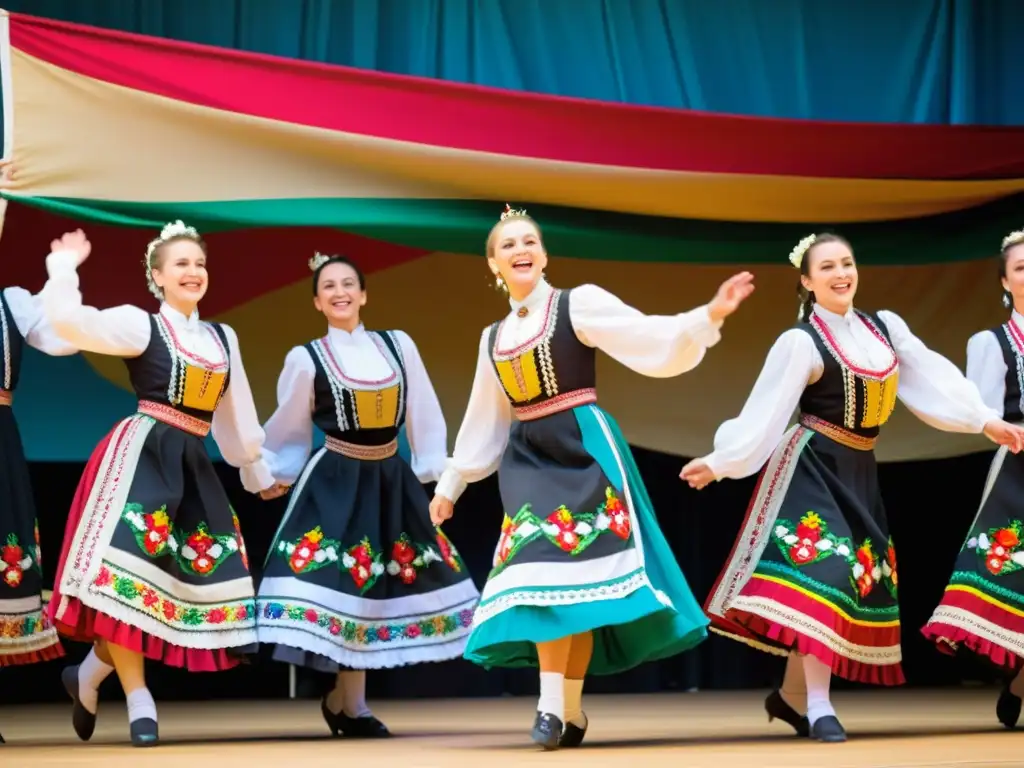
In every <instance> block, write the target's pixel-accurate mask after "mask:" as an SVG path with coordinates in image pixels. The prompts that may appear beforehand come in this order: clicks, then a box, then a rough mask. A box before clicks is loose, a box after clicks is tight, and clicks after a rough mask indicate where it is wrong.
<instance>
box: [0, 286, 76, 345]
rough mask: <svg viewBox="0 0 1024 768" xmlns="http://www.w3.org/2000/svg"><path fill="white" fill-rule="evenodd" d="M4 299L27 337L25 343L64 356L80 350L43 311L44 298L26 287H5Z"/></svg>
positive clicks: (16, 323)
mask: <svg viewBox="0 0 1024 768" xmlns="http://www.w3.org/2000/svg"><path fill="white" fill-rule="evenodd" d="M4 299H5V300H6V301H7V307H8V309H10V311H11V316H12V317H13V319H14V324H15V325H16V326H18V330H19V331H20V332H21V335H22V336H23V337H24V338H25V343H26V344H28V345H29V346H30V347H32V348H33V349H38V350H39V351H40V352H43V353H45V354H47V355H53V356H55V357H63V356H65V355H73V354H75V353H76V352H78V348H77V347H76V346H75V345H74V344H70V343H68V342H67V341H66V340H65V339H63V338H62V337H61V336H60V334H58V333H57V332H56V331H55V330H54V329H53V326H52V325H50V322H49V321H48V320H47V319H46V313H45V312H44V311H43V299H42V297H41V296H40V295H39V294H36V295H35V296H33V295H32V294H31V293H29V292H28V291H26V290H25V289H24V288H16V287H11V288H5V289H4Z"/></svg>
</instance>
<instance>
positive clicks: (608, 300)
mask: <svg viewBox="0 0 1024 768" xmlns="http://www.w3.org/2000/svg"><path fill="white" fill-rule="evenodd" d="M569 316H570V318H571V320H572V324H573V328H574V329H575V330H576V336H577V338H579V340H580V341H581V342H583V343H584V344H586V345H588V346H591V347H596V348H597V349H600V350H601V351H602V352H604V353H605V354H607V355H608V356H609V357H612V358H614V359H615V360H617V361H618V362H620V363H622V364H623V365H625V366H626V367H627V368H630V369H632V370H634V371H636V372H637V373H640V374H643V375H644V376H650V377H652V378H668V377H671V376H678V375H679V374H681V373H686V372H687V371H689V370H692V369H693V368H696V367H697V365H698V364H699V363H700V361H701V360H703V359H704V353H705V352H706V351H707V349H708V348H709V347H712V346H714V345H715V344H717V343H718V340H719V339H720V338H721V336H720V334H719V329H720V328H721V327H722V323H721V322H712V321H711V317H710V315H709V314H708V308H707V306H706V305H705V306H702V307H697V309H693V310H690V311H689V312H683V313H682V314H679V315H645V314H643V313H642V312H640V311H639V310H637V309H634V308H633V307H631V306H629V305H628V304H626V303H625V302H623V301H622V300H620V299H619V298H617V297H616V296H614V295H612V294H611V293H609V292H608V291H606V290H605V289H604V288H600V287H598V286H596V285H581V286H579V287H578V288H574V289H573V290H572V292H571V293H570V294H569Z"/></svg>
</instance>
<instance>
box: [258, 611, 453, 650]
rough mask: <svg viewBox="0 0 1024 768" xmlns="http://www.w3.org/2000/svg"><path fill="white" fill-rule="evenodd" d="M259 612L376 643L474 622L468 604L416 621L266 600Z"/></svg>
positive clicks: (446, 631)
mask: <svg viewBox="0 0 1024 768" xmlns="http://www.w3.org/2000/svg"><path fill="white" fill-rule="evenodd" d="M260 616H261V618H262V619H266V620H286V621H301V622H305V623H308V624H314V625H316V626H317V627H320V628H322V629H326V630H327V631H328V632H329V633H330V634H332V635H334V636H336V637H339V638H341V639H342V640H344V641H346V642H349V643H352V642H355V643H358V644H359V645H376V644H380V643H390V642H395V641H397V640H403V639H404V640H415V639H416V638H418V637H434V636H438V637H442V636H444V635H450V634H452V633H453V632H457V631H459V630H462V629H467V628H468V627H469V626H470V625H471V624H472V623H473V611H472V610H471V609H469V608H464V609H461V610H456V611H450V612H446V613H439V614H436V615H434V616H428V617H425V618H422V619H416V620H415V621H408V622H403V621H393V622H381V623H369V624H368V623H365V622H361V621H352V620H351V619H343V618H340V617H339V616H337V615H334V614H331V613H328V612H326V611H324V610H322V609H318V608H313V607H311V606H308V605H296V604H293V603H280V602H276V601H273V602H267V603H262V604H261V606H260Z"/></svg>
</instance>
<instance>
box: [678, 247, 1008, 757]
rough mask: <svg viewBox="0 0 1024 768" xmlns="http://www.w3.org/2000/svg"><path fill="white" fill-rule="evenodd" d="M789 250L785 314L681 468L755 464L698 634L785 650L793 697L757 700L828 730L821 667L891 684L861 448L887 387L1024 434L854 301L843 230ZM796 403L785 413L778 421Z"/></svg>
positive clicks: (890, 645) (801, 728)
mask: <svg viewBox="0 0 1024 768" xmlns="http://www.w3.org/2000/svg"><path fill="white" fill-rule="evenodd" d="M790 262H791V263H792V264H793V265H794V266H795V267H796V268H797V269H798V270H799V271H800V286H799V287H800V292H801V297H802V305H801V309H800V320H799V322H798V323H797V326H796V327H795V328H792V329H790V330H788V331H786V332H785V333H783V334H782V335H781V336H780V337H779V338H778V340H777V341H776V342H775V344H774V346H772V348H771V350H770V351H769V353H768V358H767V360H766V361H765V364H764V368H763V369H762V371H761V375H760V376H759V377H758V379H757V383H756V384H755V385H754V389H753V390H752V391H751V393H750V397H749V398H748V400H747V402H746V405H744V407H743V410H742V412H741V413H740V415H739V416H738V417H737V418H735V419H733V420H731V421H727V422H725V423H724V424H723V425H722V426H721V427H720V428H719V429H718V432H717V433H716V435H715V450H714V452H713V453H711V454H710V455H709V456H706V457H704V458H700V459H694V460H693V461H691V462H690V463H689V464H687V465H686V466H685V467H684V468H683V470H682V473H681V477H682V478H683V479H684V480H686V481H687V482H688V483H689V484H690V486H692V487H694V488H698V489H699V488H703V487H705V486H706V485H707V484H708V483H710V482H712V481H713V480H718V479H722V478H727V477H728V478H740V477H746V476H748V475H751V474H753V473H755V472H757V470H758V469H760V468H761V467H762V466H763V467H764V469H763V471H762V472H761V477H760V479H759V481H758V485H757V490H756V491H755V493H754V497H753V499H752V500H751V503H750V508H749V509H748V511H747V516H746V519H745V520H744V522H743V526H742V528H741V532H740V534H739V536H738V537H737V539H736V544H735V546H734V548H733V551H732V554H731V555H730V557H729V561H728V563H727V565H726V567H725V569H724V570H723V572H722V574H721V575H720V576H719V579H718V582H717V583H716V585H715V588H714V589H713V591H712V594H711V595H710V597H709V598H708V603H707V605H706V610H707V611H708V614H709V615H710V616H711V620H712V631H716V632H720V633H722V634H725V635H728V636H731V637H733V638H735V639H738V640H740V641H742V642H745V643H747V644H749V645H752V646H754V647H756V648H759V649H761V650H766V651H769V652H773V653H778V654H780V655H787V654H788V655H789V659H788V661H787V680H791V679H793V678H798V677H799V673H800V671H802V672H803V673H804V678H805V682H806V702H802V701H798V700H796V697H794V696H787V694H789V693H790V690H791V689H790V688H789V686H785V685H784V687H783V690H782V691H781V692H779V691H775V692H774V693H772V694H771V695H770V696H769V697H768V699H767V700H766V701H765V708H766V709H767V711H768V715H769V718H775V717H778V718H780V719H782V720H784V721H786V722H787V723H789V724H790V725H792V726H793V727H794V729H796V731H797V732H798V733H800V734H801V735H806V734H808V733H809V734H810V736H811V737H812V738H815V739H818V740H820V741H827V742H838V741H845V739H846V732H845V730H844V729H843V727H842V725H841V724H840V722H839V720H838V718H837V717H836V716H835V711H834V710H833V708H832V704H831V703H830V700H829V683H830V680H831V676H832V675H833V674H835V675H838V676H840V677H843V678H846V679H848V680H856V681H860V682H867V683H877V684H882V685H896V684H899V683H902V682H903V672H902V669H901V666H900V660H901V656H900V623H899V605H898V602H897V585H898V575H897V569H896V553H895V550H894V549H893V545H892V541H891V540H890V538H889V527H888V524H887V522H886V514H885V509H884V507H883V504H882V496H881V493H880V492H879V488H878V477H877V469H876V464H875V454H874V447H875V441H876V439H877V437H878V433H879V429H880V427H882V425H884V424H885V423H886V421H887V420H888V419H889V416H890V415H891V413H892V411H893V408H894V407H895V404H896V399H897V397H899V399H900V400H902V401H903V402H904V404H905V405H906V406H907V407H908V408H910V410H911V411H912V412H913V413H914V414H915V415H916V416H917V417H918V418H920V419H921V420H922V421H924V422H925V423H927V424H929V425H930V426H933V427H935V428H937V429H942V430H946V431H950V432H975V433H977V432H984V434H985V435H986V436H987V437H988V438H989V439H991V440H993V441H994V442H996V443H999V444H1001V445H1007V446H1010V447H1011V449H1012V450H1014V451H1017V450H1020V448H1021V447H1022V444H1024V443H1022V441H1024V432H1022V431H1021V430H1020V429H1018V428H1017V427H1014V426H1011V425H1010V424H1008V423H1006V422H1005V421H1003V420H1002V419H1000V418H999V415H998V413H996V412H994V411H993V410H992V409H991V408H989V407H987V406H986V405H985V404H984V403H983V402H982V400H981V397H980V395H979V394H978V390H977V388H975V386H974V385H973V384H971V382H969V381H968V380H967V379H965V378H964V376H963V375H962V374H961V373H960V371H959V369H957V367H956V366H954V365H953V364H952V363H951V362H949V361H948V360H946V359H945V358H944V357H942V356H941V355H939V354H937V353H935V352H933V351H931V350H929V349H928V348H927V347H926V346H925V345H924V344H923V343H922V342H921V341H920V340H919V339H918V338H916V337H915V336H914V335H913V334H912V333H911V332H910V329H909V328H908V327H907V324H906V323H905V322H904V321H903V320H902V319H901V318H900V317H899V316H898V315H896V314H895V313H893V312H888V311H881V312H878V313H877V314H868V313H865V312H861V311H858V310H855V309H854V307H853V300H854V296H855V295H856V293H857V286H858V274H857V266H856V263H855V261H854V256H853V250H852V249H851V248H850V245H849V243H847V242H846V240H844V239H843V238H841V237H839V236H837V235H831V234H820V235H811V236H810V237H807V238H804V239H803V240H801V241H800V243H799V244H798V245H797V246H796V248H794V249H793V252H792V253H791V254H790ZM798 406H799V410H800V419H799V424H797V425H795V426H793V427H791V428H790V429H789V430H788V431H786V425H787V424H788V423H789V419H790V416H791V415H792V413H793V411H794V409H795V408H797V407H798ZM765 462H767V464H765ZM796 667H802V670H801V669H797V668H796ZM805 703H806V713H807V715H806V717H802V716H801V715H800V714H799V712H798V710H800V709H803V705H804V704H805Z"/></svg>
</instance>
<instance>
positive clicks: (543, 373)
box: [488, 289, 597, 408]
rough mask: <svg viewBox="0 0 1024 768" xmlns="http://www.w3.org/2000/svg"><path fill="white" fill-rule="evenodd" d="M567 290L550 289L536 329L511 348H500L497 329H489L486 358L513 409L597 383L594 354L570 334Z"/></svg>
mask: <svg viewBox="0 0 1024 768" xmlns="http://www.w3.org/2000/svg"><path fill="white" fill-rule="evenodd" d="M570 293H571V292H570V291H562V290H555V289H553V290H552V291H551V294H550V295H549V296H548V299H547V301H546V302H545V303H544V305H543V306H542V307H540V308H538V309H536V310H534V311H539V312H543V313H544V320H543V322H542V323H541V326H540V330H539V331H537V332H536V333H535V334H534V335H533V337H532V338H530V339H528V340H526V341H525V342H523V343H522V344H520V345H519V346H517V347H512V348H502V347H500V346H499V345H500V344H501V336H500V333H501V327H502V326H503V325H504V323H505V321H504V320H501V321H500V322H497V323H494V324H493V325H492V326H491V328H490V336H489V337H488V339H489V340H488V346H489V347H490V350H491V362H492V363H493V364H494V370H495V371H496V372H497V374H498V378H499V380H500V381H501V385H502V387H503V388H504V390H505V394H506V395H507V396H508V399H509V400H510V401H511V402H512V405H513V406H514V407H516V408H524V407H526V406H532V405H537V404H539V403H543V402H545V401H547V400H551V399H553V398H555V397H558V396H559V395H564V394H567V393H570V392H573V391H577V390H583V389H593V388H594V386H595V384H596V381H597V354H596V351H595V350H594V348H593V347H588V346H587V345H586V344H584V343H583V342H581V341H580V340H579V339H578V338H576V332H575V330H574V329H573V327H572V320H571V319H570V317H569V295H570Z"/></svg>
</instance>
